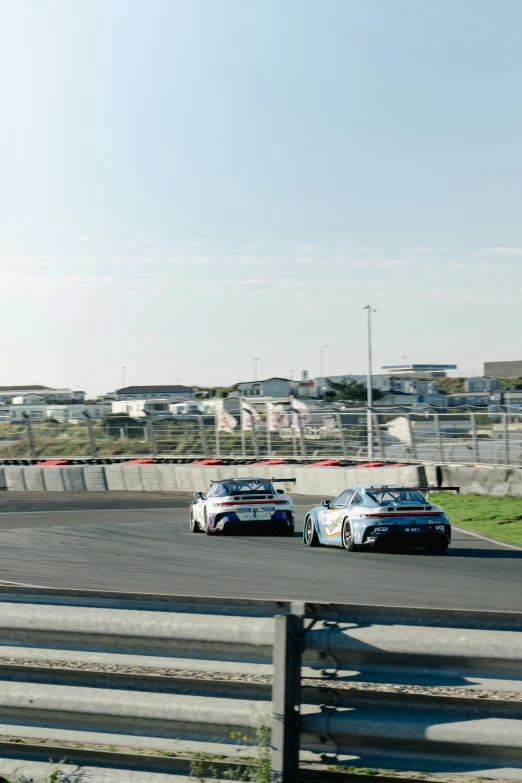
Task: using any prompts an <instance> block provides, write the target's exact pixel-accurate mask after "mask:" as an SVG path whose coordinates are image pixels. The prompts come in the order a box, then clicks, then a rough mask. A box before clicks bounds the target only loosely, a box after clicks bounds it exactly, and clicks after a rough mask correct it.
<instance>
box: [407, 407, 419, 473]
mask: <svg viewBox="0 0 522 783" xmlns="http://www.w3.org/2000/svg"><path fill="white" fill-rule="evenodd" d="M406 418H407V420H408V434H409V439H410V448H411V456H412V457H413V459H414V460H415V462H416V461H417V447H416V445H415V439H414V437H413V425H412V422H411V413H407V414H406Z"/></svg>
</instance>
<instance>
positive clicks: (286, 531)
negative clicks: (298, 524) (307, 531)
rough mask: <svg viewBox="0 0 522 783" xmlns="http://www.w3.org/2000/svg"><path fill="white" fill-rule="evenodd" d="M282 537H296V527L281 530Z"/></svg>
mask: <svg viewBox="0 0 522 783" xmlns="http://www.w3.org/2000/svg"><path fill="white" fill-rule="evenodd" d="M280 535H281V536H293V535H294V526H293V525H292V527H284V528H283V529H282V530H281V532H280Z"/></svg>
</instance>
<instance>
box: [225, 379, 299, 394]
mask: <svg viewBox="0 0 522 783" xmlns="http://www.w3.org/2000/svg"><path fill="white" fill-rule="evenodd" d="M298 386H299V381H289V380H288V378H267V379H266V380H264V381H243V382H241V383H238V384H237V385H236V394H237V395H238V396H239V397H268V398H270V397H289V396H290V394H292V393H293V391H294V389H297V387H298ZM232 394H234V392H232ZM229 396H230V395H229Z"/></svg>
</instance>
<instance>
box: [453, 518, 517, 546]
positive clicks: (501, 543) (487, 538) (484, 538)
mask: <svg viewBox="0 0 522 783" xmlns="http://www.w3.org/2000/svg"><path fill="white" fill-rule="evenodd" d="M451 527H452V528H453V530H458V531H459V533H465V534H466V535H467V536H472V537H473V538H479V539H480V540H481V541H487V542H488V544H498V546H505V547H506V549H516V550H517V551H518V552H522V546H517V545H516V544H507V543H506V542H505V541H499V540H498V538H490V536H483V535H482V533H475V532H474V531H471V530H466V528H464V527H457V526H456V525H452V526H451Z"/></svg>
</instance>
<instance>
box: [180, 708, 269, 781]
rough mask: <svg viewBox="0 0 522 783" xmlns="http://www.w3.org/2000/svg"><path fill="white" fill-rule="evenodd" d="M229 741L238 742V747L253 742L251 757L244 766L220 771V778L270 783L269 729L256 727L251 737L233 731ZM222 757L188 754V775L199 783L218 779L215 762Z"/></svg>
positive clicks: (259, 725) (206, 754) (261, 726)
mask: <svg viewBox="0 0 522 783" xmlns="http://www.w3.org/2000/svg"><path fill="white" fill-rule="evenodd" d="M230 737H231V739H235V740H238V743H239V744H240V745H243V743H246V742H249V741H250V740H253V744H252V756H251V757H250V758H249V759H248V761H247V762H246V763H244V764H237V765H235V766H229V767H227V768H226V769H224V770H222V771H221V778H222V779H225V780H234V781H245V783H270V772H271V748H270V727H269V726H267V725H266V724H264V723H260V724H258V725H257V726H256V730H255V733H254V736H253V737H249V736H248V735H246V734H243V732H239V731H233V732H231V734H230ZM224 758H225V757H224V756H216V755H215V754H211V753H197V752H194V753H191V754H190V774H191V776H192V777H194V778H196V780H198V781H199V783H205V781H207V780H208V779H209V778H217V777H218V769H217V767H216V765H215V763H216V761H217V760H218V759H219V760H222V759H224Z"/></svg>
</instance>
